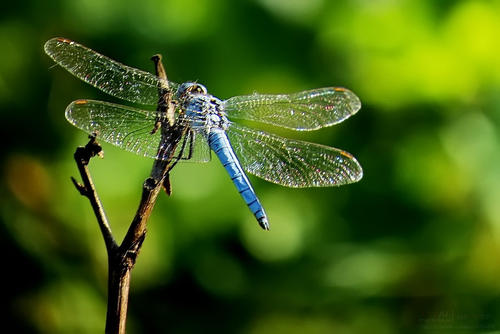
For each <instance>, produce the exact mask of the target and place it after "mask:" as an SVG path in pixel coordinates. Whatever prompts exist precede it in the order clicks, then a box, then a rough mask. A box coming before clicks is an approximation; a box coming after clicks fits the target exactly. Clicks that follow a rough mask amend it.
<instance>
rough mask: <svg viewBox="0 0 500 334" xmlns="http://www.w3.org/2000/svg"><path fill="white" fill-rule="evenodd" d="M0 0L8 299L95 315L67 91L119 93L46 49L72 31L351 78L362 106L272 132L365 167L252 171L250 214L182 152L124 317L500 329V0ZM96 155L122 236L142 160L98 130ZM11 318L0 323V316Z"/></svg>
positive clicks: (296, 74) (280, 89)
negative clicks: (296, 182) (254, 198)
mask: <svg viewBox="0 0 500 334" xmlns="http://www.w3.org/2000/svg"><path fill="white" fill-rule="evenodd" d="M2 7H3V9H2V10H1V11H0V18H1V19H0V50H1V51H0V110H1V116H2V127H3V130H2V135H3V136H2V137H3V139H2V145H1V148H2V155H1V159H2V161H1V169H0V172H1V175H0V176H1V180H2V182H1V188H0V192H1V202H0V209H1V217H0V219H1V224H0V247H1V248H0V251H1V254H2V274H1V277H2V288H1V291H2V292H1V296H2V302H1V306H0V307H1V312H0V314H1V317H2V324H3V326H10V327H11V332H14V331H15V332H38V333H96V332H102V331H103V327H104V319H105V309H106V305H105V303H106V276H107V264H106V255H105V248H104V244H103V241H102V237H101V235H100V233H99V230H98V226H97V224H96V221H95V217H94V216H93V214H92V212H91V209H90V206H89V204H88V201H87V200H86V199H85V198H83V197H81V196H80V195H79V194H78V193H77V192H76V190H75V189H74V187H73V185H72V184H71V182H70V179H69V177H70V176H77V175H78V172H77V169H76V166H75V164H74V162H73V159H72V154H73V152H74V150H75V148H76V147H77V146H78V145H82V144H84V143H86V141H87V139H86V135H85V134H84V133H83V132H81V131H79V130H77V129H76V128H74V127H72V126H71V125H70V124H69V123H67V122H66V120H65V119H64V109H65V107H66V105H67V104H69V103H70V102H71V101H73V100H75V99H78V98H96V99H101V100H107V101H113V102H117V101H116V100H115V99H113V98H111V97H108V96H105V95H104V94H102V93H100V92H99V91H97V90H96V89H94V88H92V87H90V86H88V85H86V84H85V83H83V82H82V81H80V80H78V79H76V78H74V77H72V76H71V75H70V74H68V73H67V72H66V71H64V70H62V69H61V68H59V67H57V66H53V62H52V61H51V60H50V59H49V58H48V57H47V56H46V55H45V54H44V52H43V44H44V42H45V41H46V40H48V39H49V38H52V37H55V36H62V37H66V38H70V39H73V40H76V41H78V42H80V43H82V44H84V45H86V46H88V47H90V48H92V49H94V50H97V51H99V52H100V53H102V54H105V55H107V56H109V57H111V58H113V59H116V60H118V61H120V62H122V63H125V64H127V65H130V66H133V67H137V68H140V69H143V70H147V71H153V65H152V62H151V61H150V60H149V58H150V57H151V55H153V54H155V53H161V54H163V55H164V58H165V60H164V61H165V64H166V67H167V73H168V76H169V78H170V79H171V80H172V81H175V82H183V81H188V80H198V81H199V82H200V83H202V84H204V85H206V86H207V87H208V89H209V91H210V92H211V93H212V94H214V95H216V96H218V97H220V98H222V99H226V98H229V97H231V96H234V95H241V94H250V93H253V92H260V93H291V92H296V91H300V90H306V89H312V88H316V87H325V86H332V85H335V86H344V87H348V88H349V89H351V90H353V91H354V92H355V93H356V94H357V95H358V96H359V97H360V99H361V101H362V102H363V107H362V109H361V111H360V112H359V113H358V114H356V115H355V116H353V117H351V118H350V119H349V120H347V121H345V122H343V123H342V124H339V125H337V126H335V127H333V128H329V129H324V130H321V131H317V132H314V133H299V134H296V133H291V132H286V133H285V134H286V135H287V136H292V137H294V138H300V139H303V140H308V141H314V142H318V143H322V144H326V145H330V146H335V147H339V148H342V149H344V150H346V151H349V152H351V153H352V154H353V155H354V156H356V158H357V159H358V160H359V162H360V163H361V164H362V166H363V168H364V172H365V173H364V178H363V179H362V180H361V182H359V183H357V184H354V185H349V186H346V187H340V188H321V189H302V190H296V189H287V188H284V187H280V186H277V185H274V184H270V183H267V182H265V181H262V180H260V179H257V178H254V177H250V178H251V180H252V182H253V184H254V188H255V189H256V191H257V194H258V195H259V197H260V199H261V202H262V203H263V205H264V206H265V208H266V210H267V213H268V215H269V218H270V223H271V231H270V232H264V231H262V230H261V229H260V228H259V226H258V225H257V223H256V222H255V221H254V218H253V216H252V215H251V213H250V212H249V211H248V209H247V207H246V206H245V205H244V203H243V201H242V200H241V198H240V197H239V195H238V193H237V191H236V190H235V189H234V188H233V185H232V184H231V181H230V179H229V177H227V175H226V174H225V171H224V169H223V168H222V166H220V164H218V163H217V161H215V162H212V163H209V164H205V165H195V164H189V163H186V164H179V165H177V166H176V168H175V169H174V171H173V173H172V177H171V182H172V185H173V195H172V196H171V197H167V196H166V195H163V194H162V195H161V196H160V197H159V200H158V202H157V205H156V207H155V210H154V212H153V216H152V218H151V220H150V222H149V225H148V226H149V232H148V236H147V238H146V241H145V243H144V246H143V249H142V251H141V254H140V256H139V258H138V262H137V265H136V267H135V269H134V271H133V274H132V286H131V295H130V309H129V320H128V332H129V333H153V332H169V333H205V332H218V333H252V334H260V333H263V334H264V333H313V334H314V333H363V332H365V333H366V332H370V333H401V332H406V333H410V332H413V333H435V332H443V333H447V332H449V333H454V332H457V331H460V332H461V333H478V332H483V333H491V332H495V331H499V330H500V298H499V294H500V283H499V277H500V154H499V153H500V138H499V136H500V1H453V0H446V1H423V0H403V1H389V0H375V1H368V0H366V1H365V0H358V1H328V0H308V1H301V0H274V1H273V0H254V1H250V0H248V1H230V0H201V1H173V0H167V1H165V0H142V1H132V0H112V1H103V0H68V1H37V0H32V1H9V2H8V3H6V4H3V5H2ZM104 151H105V159H103V160H101V159H94V160H93V161H92V163H91V171H92V174H93V176H94V178H95V182H96V185H97V189H98V191H99V193H100V195H101V198H102V201H103V202H104V206H105V209H106V212H107V213H108V216H109V218H110V221H111V225H112V228H113V231H114V233H115V236H116V237H117V239H119V240H121V238H122V237H123V235H124V233H125V231H126V228H127V226H128V224H129V222H130V221H131V219H132V217H133V214H134V212H135V209H136V207H137V204H138V202H139V198H140V189H141V185H142V182H143V180H144V179H145V178H146V177H147V175H148V173H149V170H150V168H151V164H152V161H151V160H148V159H145V158H141V157H139V156H135V155H133V154H130V153H127V152H124V151H121V150H119V149H116V148H114V147H111V146H110V145H107V144H104ZM4 328H6V327H4Z"/></svg>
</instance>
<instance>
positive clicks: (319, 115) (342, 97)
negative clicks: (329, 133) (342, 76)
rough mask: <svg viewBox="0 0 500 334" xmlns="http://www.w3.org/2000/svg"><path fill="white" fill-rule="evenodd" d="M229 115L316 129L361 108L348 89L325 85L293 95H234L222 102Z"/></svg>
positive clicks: (340, 120)
mask: <svg viewBox="0 0 500 334" xmlns="http://www.w3.org/2000/svg"><path fill="white" fill-rule="evenodd" d="M224 107H225V111H226V112H227V115H228V117H229V118H236V119H246V120H250V121H256V122H261V123H266V124H271V125H275V126H279V127H284V128H289V129H293V130H316V129H319V128H322V127H326V126H331V125H334V124H337V123H340V122H342V121H343V120H345V119H347V118H348V117H350V116H351V115H353V114H355V113H356V112H357V111H358V110H359V109H360V108H361V101H360V100H359V98H358V97H357V96H356V95H355V94H354V93H353V92H351V91H350V90H348V89H346V88H340V87H329V88H319V89H313V90H308V91H304V92H300V93H295V94H280V95H263V94H253V95H245V96H235V97H232V98H230V99H228V100H226V101H224Z"/></svg>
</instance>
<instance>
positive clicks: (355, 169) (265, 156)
mask: <svg viewBox="0 0 500 334" xmlns="http://www.w3.org/2000/svg"><path fill="white" fill-rule="evenodd" d="M227 133H228V136H229V139H230V141H231V145H232V146H233V149H234V150H235V153H236V155H237V156H238V159H239V160H240V163H241V165H242V167H243V168H244V169H245V170H246V171H247V172H249V173H250V174H254V175H256V176H258V177H261V178H263V179H264V180H267V181H270V182H273V183H277V184H281V185H283V186H287V187H294V188H305V187H328V186H339V185H344V184H349V183H353V182H356V181H359V180H360V179H361V177H362V176H363V170H362V168H361V166H360V164H359V163H358V162H357V161H356V159H355V158H354V157H353V156H352V155H351V154H350V153H348V152H345V151H342V150H339V149H337V148H333V147H328V146H324V145H319V144H314V143H308V142H304V141H300V140H293V139H287V138H283V137H279V136H276V135H273V134H269V133H266V132H263V131H257V130H253V129H250V128H247V127H244V126H241V125H238V124H235V123H231V126H230V127H229V129H228V130H227Z"/></svg>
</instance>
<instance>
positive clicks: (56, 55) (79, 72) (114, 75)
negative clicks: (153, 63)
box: [45, 38, 178, 106]
mask: <svg viewBox="0 0 500 334" xmlns="http://www.w3.org/2000/svg"><path fill="white" fill-rule="evenodd" d="M45 52H46V53H47V54H48V55H49V56H50V57H51V58H52V59H53V60H54V61H55V62H56V63H57V64H59V65H61V66H62V67H64V68H65V69H66V70H68V71H69V72H70V73H71V74H73V75H74V76H76V77H78V78H79V79H81V80H83V81H85V82H87V83H89V84H91V85H92V86H94V87H96V88H99V89H100V90H102V91H103V92H106V93H108V94H110V95H112V96H115V97H118V98H120V99H123V100H127V101H130V102H134V103H140V104H145V105H155V106H156V105H157V103H158V87H159V85H160V82H161V81H160V80H161V79H159V78H158V77H156V76H155V75H153V74H151V73H148V72H144V71H141V70H138V69H136V68H133V67H129V66H125V65H123V64H121V63H119V62H117V61H115V60H112V59H110V58H108V57H106V56H103V55H101V54H99V53H97V52H95V51H93V50H91V49H89V48H87V47H85V46H83V45H80V44H78V43H76V42H73V41H71V40H68V39H65V38H53V39H51V40H49V41H47V43H45ZM168 84H169V86H170V87H171V88H172V89H177V87H178V85H177V84H175V83H172V82H169V83H168Z"/></svg>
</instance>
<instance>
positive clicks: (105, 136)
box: [66, 100, 169, 160]
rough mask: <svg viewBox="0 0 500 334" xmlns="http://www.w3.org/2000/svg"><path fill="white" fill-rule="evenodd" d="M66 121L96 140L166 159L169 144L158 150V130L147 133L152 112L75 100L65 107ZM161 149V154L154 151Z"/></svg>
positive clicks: (151, 123) (151, 121)
mask: <svg viewBox="0 0 500 334" xmlns="http://www.w3.org/2000/svg"><path fill="white" fill-rule="evenodd" d="M66 118H67V119H68V121H69V122H70V123H71V124H73V125H74V126H76V127H77V128H80V129H82V130H83V131H85V132H87V133H90V134H94V133H95V134H96V135H97V138H98V139H101V140H103V141H105V142H108V143H110V144H113V145H115V146H118V147H120V148H122V149H124V150H127V151H130V152H133V153H136V154H138V155H142V156H145V157H149V158H154V159H160V160H166V159H168V157H167V156H166V155H167V154H168V147H166V146H167V145H168V144H169V143H167V144H166V145H164V146H165V147H162V148H163V149H162V150H159V149H160V147H159V144H160V140H161V134H160V132H161V131H157V132H156V133H155V134H151V130H153V127H154V124H155V121H156V112H154V111H146V110H140V109H135V108H132V107H127V106H122V105H118V104H113V103H108V102H102V101H94V100H77V101H74V102H72V103H71V104H70V105H69V106H68V107H67V108H66ZM158 152H163V153H158Z"/></svg>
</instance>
